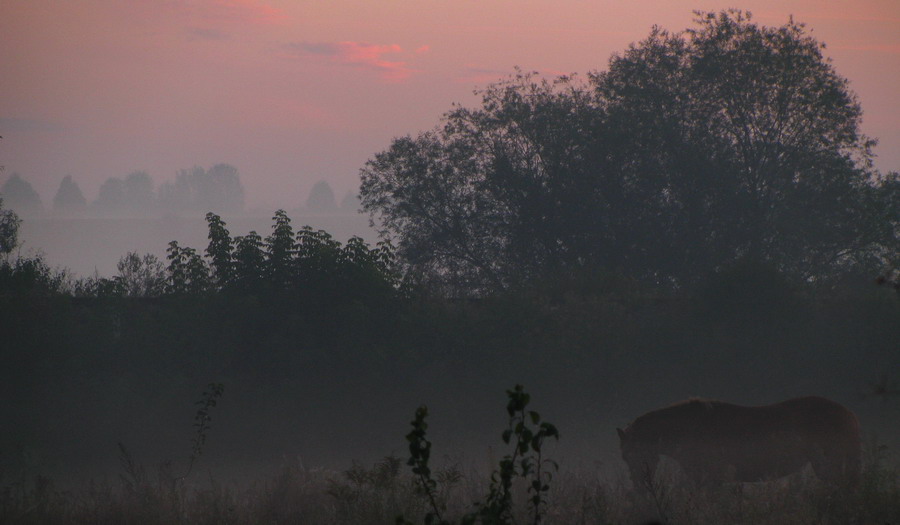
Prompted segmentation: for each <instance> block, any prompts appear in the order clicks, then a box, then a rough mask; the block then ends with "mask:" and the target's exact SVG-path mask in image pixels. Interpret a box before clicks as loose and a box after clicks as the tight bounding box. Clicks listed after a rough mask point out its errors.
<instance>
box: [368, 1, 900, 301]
mask: <svg viewBox="0 0 900 525" xmlns="http://www.w3.org/2000/svg"><path fill="white" fill-rule="evenodd" d="M822 47H823V46H822V45H821V44H819V43H818V42H816V41H815V40H814V39H813V38H811V37H810V36H808V35H807V34H806V33H805V31H804V29H803V26H802V25H801V24H797V23H795V22H793V20H791V21H789V22H788V23H787V24H785V25H783V26H780V27H775V28H770V27H761V26H758V25H756V24H755V23H752V22H751V20H750V17H749V14H744V13H742V12H740V11H726V12H722V13H717V14H714V13H709V14H704V13H698V17H697V26H696V27H695V28H694V29H691V30H688V31H685V32H682V33H674V34H673V33H668V32H666V31H664V30H661V29H658V28H655V29H654V30H653V31H652V32H651V34H650V36H649V37H648V38H647V39H646V40H644V41H643V42H640V43H637V44H634V45H632V46H631V47H630V48H629V49H628V50H627V51H626V52H624V53H622V54H620V55H614V56H613V57H612V58H611V60H610V63H609V68H608V70H607V71H604V72H596V73H592V74H591V75H590V76H589V78H588V81H587V82H579V81H576V80H572V79H570V78H560V79H557V81H555V82H547V81H542V82H538V81H536V80H535V79H534V77H533V76H530V75H523V74H518V75H516V76H515V77H513V78H511V79H510V80H508V81H506V82H501V83H499V84H495V85H492V86H490V87H488V88H487V89H486V90H485V91H484V92H482V97H483V98H482V104H481V107H479V108H475V109H466V108H455V109H454V110H452V111H450V112H449V113H447V114H446V115H445V117H444V122H443V126H441V127H439V128H437V129H435V130H433V131H430V132H427V133H423V134H421V135H419V136H418V137H415V138H413V137H403V138H400V139H396V140H395V141H394V142H393V143H392V145H391V147H390V148H389V149H388V150H386V151H384V152H382V153H379V154H377V155H376V156H375V157H374V159H372V160H370V161H369V162H368V163H367V164H366V166H365V168H363V170H362V172H361V176H362V186H361V196H362V202H363V206H364V208H365V209H366V210H367V211H368V212H370V213H371V214H372V215H373V218H374V219H376V222H377V223H379V224H380V225H381V228H382V233H383V234H384V235H385V236H388V237H391V238H393V239H394V240H395V241H396V244H397V246H398V252H399V254H400V255H401V257H403V258H404V260H405V261H406V262H407V264H408V265H409V267H410V269H411V270H414V271H415V272H417V273H418V274H421V275H424V276H426V277H428V278H430V279H432V280H434V281H437V282H439V283H441V284H445V285H449V286H451V287H455V288H458V289H463V290H468V291H473V290H474V291H477V290H480V289H490V288H497V287H503V286H506V285H509V284H510V283H515V282H517V281H520V280H523V279H529V278H533V277H535V276H540V275H545V274H547V273H548V272H561V271H562V272H564V271H570V270H574V269H579V268H590V269H593V268H605V269H607V270H609V271H615V272H620V273H625V274H628V275H632V276H635V277H639V278H642V279H649V280H652V281H654V282H657V283H661V284H665V285H674V286H677V285H681V284H684V283H689V282H691V281H694V280H697V279H702V278H705V277H706V276H708V275H709V274H710V273H711V272H717V271H721V270H722V269H723V268H727V267H728V266H730V265H732V264H735V263H737V262H738V261H746V260H748V259H749V260H752V262H754V263H756V262H758V263H763V264H767V265H770V266H774V267H776V268H778V269H779V270H780V271H782V272H785V273H788V274H790V275H792V276H795V277H797V278H801V279H816V278H822V277H825V276H829V275H833V274H835V273H836V272H840V271H843V270H845V269H847V268H849V267H853V266H856V267H860V266H865V267H868V268H871V267H872V266H873V265H876V264H877V259H878V258H882V259H883V258H884V257H885V254H890V253H891V252H893V253H896V251H897V246H896V242H895V239H894V238H893V237H892V235H891V234H892V232H891V231H890V226H889V222H890V221H885V220H878V217H879V216H880V215H881V216H883V215H884V213H885V212H884V210H885V209H886V208H885V205H884V202H885V199H884V195H886V194H887V193H888V192H886V191H882V190H883V189H884V187H885V179H881V181H880V182H879V180H878V178H877V177H876V174H875V173H874V172H873V170H872V169H871V156H872V154H871V147H872V145H873V144H874V142H873V141H871V140H869V139H868V138H866V137H865V136H863V135H862V134H861V133H860V131H859V126H860V121H861V115H862V111H861V109H860V105H859V102H858V101H857V99H856V97H855V95H854V94H853V93H852V92H851V91H850V89H849V87H848V85H847V81H846V79H844V78H843V77H841V76H839V75H838V74H837V73H836V72H835V71H834V68H833V67H832V66H831V64H830V62H829V61H828V60H827V59H826V58H824V57H823V55H822V51H821V50H822ZM879 209H881V210H882V211H881V212H879V211H878V210H879ZM888 213H889V212H888Z"/></svg>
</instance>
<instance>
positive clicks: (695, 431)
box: [616, 397, 862, 489]
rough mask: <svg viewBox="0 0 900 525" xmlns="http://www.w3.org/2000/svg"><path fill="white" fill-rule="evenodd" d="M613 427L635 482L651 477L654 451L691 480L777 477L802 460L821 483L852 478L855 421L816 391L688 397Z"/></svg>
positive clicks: (857, 444)
mask: <svg viewBox="0 0 900 525" xmlns="http://www.w3.org/2000/svg"><path fill="white" fill-rule="evenodd" d="M616 430H617V431H618V432H619V439H620V440H621V445H622V458H623V459H624V460H625V463H627V464H628V468H629V469H630V470H631V480H632V482H633V483H634V486H635V487H636V488H638V489H645V488H646V483H647V482H648V481H649V480H652V479H653V475H654V473H655V472H656V467H657V464H658V463H659V460H660V456H661V455H663V456H667V457H669V458H671V459H673V460H675V461H677V462H678V464H679V465H681V468H682V470H683V471H684V473H685V474H686V475H687V476H689V477H690V478H691V479H692V480H693V481H694V482H696V483H697V484H698V485H708V484H718V483H725V482H749V481H765V480H770V479H775V478H780V477H784V476H787V475H789V474H792V473H794V472H798V471H800V470H801V469H803V468H804V467H805V466H806V464H807V463H811V464H812V468H813V470H814V471H815V473H816V476H818V477H819V479H821V480H822V481H824V482H826V483H838V482H841V481H843V482H846V483H849V484H851V486H852V485H855V484H856V483H857V481H858V479H859V473H860V467H861V455H862V453H861V440H860V432H859V421H858V420H857V419H856V416H855V415H854V414H853V412H851V411H850V410H848V409H847V408H845V407H843V406H841V405H839V404H838V403H835V402H834V401H829V400H828V399H824V398H821V397H801V398H797V399H791V400H788V401H784V402H782V403H777V404H774V405H768V406H761V407H743V406H738V405H732V404H729V403H723V402H720V401H709V400H702V399H691V400H688V401H685V402H682V403H678V404H676V405H672V406H670V407H667V408H662V409H659V410H654V411H653V412H649V413H647V414H644V415H643V416H641V417H639V418H637V419H635V420H634V422H633V423H631V424H630V425H628V427H626V428H625V430H622V429H616Z"/></svg>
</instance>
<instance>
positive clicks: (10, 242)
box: [0, 197, 22, 258]
mask: <svg viewBox="0 0 900 525" xmlns="http://www.w3.org/2000/svg"><path fill="white" fill-rule="evenodd" d="M21 223H22V220H21V219H19V216H18V215H16V213H15V212H14V211H12V210H4V209H3V198H2V197H0V257H4V258H6V257H7V256H8V255H9V254H10V253H11V252H12V251H13V250H15V249H16V246H18V245H19V224H21Z"/></svg>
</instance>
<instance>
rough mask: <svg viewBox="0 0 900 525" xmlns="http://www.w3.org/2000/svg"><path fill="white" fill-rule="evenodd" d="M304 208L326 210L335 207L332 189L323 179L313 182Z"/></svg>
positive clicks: (316, 210) (334, 208)
mask: <svg viewBox="0 0 900 525" xmlns="http://www.w3.org/2000/svg"><path fill="white" fill-rule="evenodd" d="M306 208H307V209H308V210H310V211H315V212H328V211H334V210H336V209H337V204H335V202H334V191H332V190H331V186H330V185H329V184H328V183H327V182H325V181H324V180H320V181H319V182H317V183H315V184H314V185H313V187H312V189H311V190H310V191H309V197H307V199H306Z"/></svg>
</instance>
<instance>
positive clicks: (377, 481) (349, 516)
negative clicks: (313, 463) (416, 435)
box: [0, 446, 900, 525]
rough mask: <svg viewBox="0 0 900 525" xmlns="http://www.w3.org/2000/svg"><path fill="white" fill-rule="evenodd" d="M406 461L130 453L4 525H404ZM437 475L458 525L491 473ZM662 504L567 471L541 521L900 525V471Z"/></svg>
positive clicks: (681, 492)
mask: <svg viewBox="0 0 900 525" xmlns="http://www.w3.org/2000/svg"><path fill="white" fill-rule="evenodd" d="M404 463H405V462H404V461H403V460H401V459H400V458H397V457H386V458H384V459H383V460H382V461H379V462H377V463H376V464H374V465H371V466H365V465H361V464H359V463H353V464H352V465H351V466H350V467H349V468H348V469H346V470H344V471H342V472H336V471H328V470H320V469H310V468H306V467H304V466H303V465H302V464H301V463H300V462H298V461H295V462H289V463H286V464H284V465H283V466H282V467H281V468H280V470H278V471H277V472H275V473H273V474H272V475H271V476H270V477H268V478H267V479H264V480H261V481H253V482H249V483H247V484H246V485H244V486H236V485H225V484H223V483H220V482H219V481H217V480H215V479H213V478H212V477H211V476H207V477H206V479H202V478H203V476H202V475H201V474H199V473H198V474H196V475H195V476H193V477H191V478H188V479H182V478H179V477H178V476H177V474H176V473H173V471H172V469H171V468H170V466H169V464H167V463H163V464H160V465H157V466H156V468H154V469H152V470H148V469H145V468H144V467H143V466H141V465H138V464H136V463H134V462H133V461H131V460H130V458H129V457H128V455H127V453H123V455H122V466H121V472H120V473H119V475H118V477H117V478H116V479H115V480H112V481H110V480H102V481H91V482H88V483H86V484H84V485H83V486H81V487H79V488H77V489H74V490H63V489H60V488H58V487H57V485H56V484H55V483H54V481H53V480H52V479H49V478H47V477H43V476H37V477H34V478H32V479H28V480H26V479H20V480H15V481H11V482H5V481H4V483H3V486H2V490H0V523H5V524H7V523H8V524H47V525H53V524H98V525H102V524H174V525H177V524H284V523H301V524H342V525H343V524H347V525H351V524H360V525H362V524H366V525H377V524H394V523H395V520H396V517H397V516H399V515H403V516H404V517H405V518H406V519H408V520H411V521H413V522H414V523H422V521H423V518H424V516H425V515H426V513H427V512H428V501H427V499H426V498H425V497H424V496H423V494H422V492H421V490H420V489H419V488H417V483H416V480H415V478H414V477H413V475H412V473H411V472H409V470H408V469H407V468H406V467H405V465H404ZM445 463H446V464H445V465H443V466H441V467H439V468H436V469H435V471H434V476H435V477H436V478H438V479H439V481H440V484H439V485H440V487H441V490H442V493H441V494H440V495H439V496H440V498H441V499H442V501H444V502H445V504H446V514H445V517H446V518H447V519H448V520H449V521H451V522H453V521H455V520H458V519H459V518H460V517H461V516H463V515H464V514H466V513H467V512H470V511H471V510H472V504H473V502H474V501H475V500H477V499H478V497H479V495H482V494H484V493H485V491H486V488H487V484H488V483H487V476H486V475H485V473H483V472H474V471H465V470H464V469H462V468H461V467H459V465H458V464H456V463H453V462H445ZM655 482H656V483H657V486H656V487H655V489H654V490H655V492H656V497H655V498H654V496H653V495H649V496H642V495H639V494H638V493H636V492H634V491H632V490H631V489H630V482H628V481H626V480H625V478H624V477H622V476H620V477H618V478H616V479H601V478H599V477H598V476H596V475H594V474H592V473H591V472H589V471H578V472H575V471H569V472H567V471H565V470H561V471H560V472H559V473H558V475H557V477H556V478H555V479H554V482H553V484H552V486H551V488H550V490H549V492H548V494H547V497H546V507H545V510H544V521H543V523H552V524H565V525H581V524H585V525H586V524H630V523H648V522H653V521H657V522H661V523H673V524H680V523H690V524H719V523H748V524H751V523H776V524H780V523H784V524H794V523H797V524H801V523H802V524H808V523H819V524H854V523H855V524H870V523H871V524H876V523H877V524H884V523H900V471H898V469H897V467H896V466H888V460H887V458H886V451H885V450H884V449H883V448H881V447H875V448H873V447H872V446H869V447H867V461H866V469H865V472H864V475H863V480H862V483H861V486H860V489H859V490H858V491H855V492H850V491H846V490H841V489H835V488H829V487H825V486H823V485H822V484H821V483H819V482H818V481H817V480H816V479H815V478H813V477H810V476H795V477H792V478H788V479H786V480H779V481H775V482H771V483H761V484H744V485H726V486H723V487H719V488H717V489H711V490H698V489H696V488H693V487H691V486H690V485H689V484H687V483H684V482H682V481H680V480H679V479H678V477H677V476H669V475H667V474H666V473H665V472H664V473H662V474H661V475H660V476H658V479H657V480H656V481H655ZM513 489H514V494H513V496H514V500H515V509H516V514H515V516H514V517H515V520H516V522H517V523H528V522H529V519H530V517H529V512H528V507H527V500H528V497H529V496H528V491H527V487H526V486H525V484H524V483H522V484H520V485H519V486H515V487H513Z"/></svg>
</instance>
